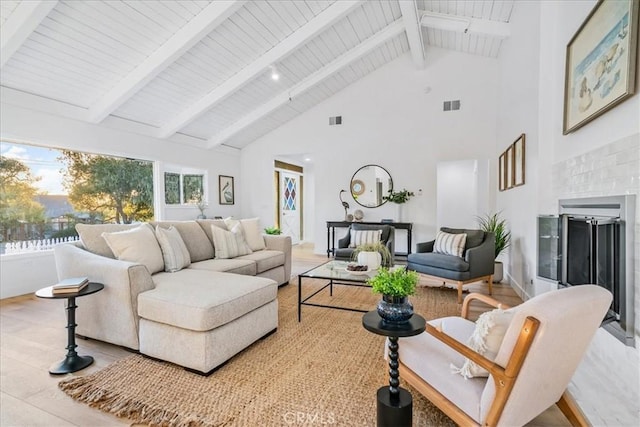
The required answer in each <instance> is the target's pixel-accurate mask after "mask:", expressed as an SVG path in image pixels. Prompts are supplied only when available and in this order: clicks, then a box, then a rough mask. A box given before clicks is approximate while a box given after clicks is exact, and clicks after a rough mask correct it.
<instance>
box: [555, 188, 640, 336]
mask: <svg viewBox="0 0 640 427" xmlns="http://www.w3.org/2000/svg"><path fill="white" fill-rule="evenodd" d="M634 221H635V196H634V195H626V196H608V197H590V198H580V199H563V200H560V202H559V224H558V225H559V237H560V239H559V247H558V254H559V256H558V258H557V260H558V264H559V271H558V276H559V277H557V280H558V283H559V284H560V286H579V285H583V284H588V283H592V284H596V285H599V286H602V287H604V288H605V289H607V290H609V291H610V292H611V293H612V295H613V302H612V304H611V307H610V309H609V312H608V314H607V316H606V317H605V319H603V325H604V328H605V329H607V330H608V331H609V332H610V333H612V334H613V335H614V336H616V337H617V338H618V339H619V340H621V341H622V342H624V343H625V344H627V345H631V346H633V345H634V318H635V317H634V316H635V313H634V305H633V302H634Z"/></svg>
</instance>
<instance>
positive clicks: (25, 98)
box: [0, 0, 513, 149]
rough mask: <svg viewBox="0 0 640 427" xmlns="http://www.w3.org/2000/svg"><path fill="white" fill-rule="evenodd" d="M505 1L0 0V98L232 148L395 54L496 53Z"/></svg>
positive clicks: (506, 14) (504, 27)
mask: <svg viewBox="0 0 640 427" xmlns="http://www.w3.org/2000/svg"><path fill="white" fill-rule="evenodd" d="M512 8H513V1H493V0H484V1H482V0H476V1H471V0H469V1H467V0H458V1H426V0H416V1H413V0H407V1H404V0H400V1H397V0H388V1H387V0H380V1H377V0H369V1H357V0H354V1H348V0H340V1H328V0H291V1H286V0H277V1H266V0H260V1H214V2H211V1H194V0H175V1H170V0H162V1H139V0H125V1H114V0H105V1H99V0H92V1H81V0H73V1H36V0H24V1H12V0H2V1H1V2H0V30H1V37H0V41H1V45H0V54H1V55H0V58H1V62H0V66H1V67H2V68H1V70H0V72H1V74H0V85H1V89H2V101H3V102H7V103H22V104H24V103H25V102H28V103H30V104H31V105H35V106H38V107H37V108H40V109H44V110H49V111H50V112H54V111H55V114H62V115H65V116H68V117H72V118H74V119H79V120H83V121H87V122H91V123H101V122H103V121H105V120H109V122H110V124H111V125H116V126H122V127H125V126H126V127H128V128H131V127H132V126H134V127H135V129H136V131H137V132H140V133H143V134H146V135H151V136H155V137H158V138H168V139H171V140H173V141H176V142H181V143H186V144H190V145H195V146H200V147H203V148H213V147H216V146H218V145H221V144H223V145H226V146H228V147H234V148H238V149H241V148H242V147H244V146H246V145H247V144H249V143H251V142H253V141H255V140H256V139H257V138H259V137H260V136H262V135H264V134H266V133H268V132H270V131H272V130H273V129H275V128H277V127H279V126H281V125H282V124H284V123H286V122H287V121H289V120H291V119H292V118H294V117H295V116H296V115H298V114H300V113H302V112H304V111H306V110H307V109H309V108H311V107H313V106H314V105H317V104H318V103H320V102H322V101H323V100H325V99H327V98H328V97H331V96H332V95H333V94H335V93H337V92H338V91H340V90H342V89H343V88H345V87H346V86H348V85H350V84H351V83H353V82H355V81H357V80H358V79H360V78H362V77H363V76H365V75H367V74H368V73H371V72H372V71H374V70H375V69H377V68H378V67H380V66H382V65H384V64H386V63H387V62H389V61H392V60H393V59H395V58H397V57H398V56H400V55H403V54H404V53H405V52H409V51H410V52H411V55H412V57H413V60H414V62H415V64H416V67H418V68H422V67H424V64H425V56H428V54H429V47H430V46H437V47H441V48H445V49H453V50H458V51H463V52H467V53H470V54H475V55H483V56H488V57H497V56H498V54H499V50H500V45H501V43H502V40H504V38H506V37H508V21H509V18H510V16H511V11H512ZM425 14H426V15H429V19H428V20H427V19H426V18H423V16H424V15H425ZM434 19H435V21H434ZM421 20H422V25H421V24H420V23H421ZM451 20H453V21H456V22H455V25H454V26H455V27H459V26H460V25H459V24H460V22H461V21H462V26H464V29H462V30H461V29H460V28H452V27H451V25H447V24H448V23H450V21H451ZM427 21H428V22H427ZM434 22H435V23H434ZM441 23H444V24H442V25H441ZM465 23H466V24H465ZM427 25H428V26H427ZM274 72H275V73H277V74H278V75H279V79H278V80H273V79H272V74H273V73H274Z"/></svg>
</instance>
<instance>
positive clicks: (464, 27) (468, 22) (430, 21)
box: [420, 11, 511, 39]
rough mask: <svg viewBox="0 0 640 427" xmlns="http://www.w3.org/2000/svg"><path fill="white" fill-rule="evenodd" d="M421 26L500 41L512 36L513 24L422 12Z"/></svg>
mask: <svg viewBox="0 0 640 427" xmlns="http://www.w3.org/2000/svg"><path fill="white" fill-rule="evenodd" d="M420 25H422V26H423V27H430V28H436V29H439V30H445V31H456V32H461V33H465V34H475V35H485V36H491V37H497V38H500V39H506V38H509V37H510V36H511V24H509V23H508V22H500V21H491V20H488V19H477V18H471V17H469V16H462V15H452V14H448V13H437V12H424V11H422V12H420Z"/></svg>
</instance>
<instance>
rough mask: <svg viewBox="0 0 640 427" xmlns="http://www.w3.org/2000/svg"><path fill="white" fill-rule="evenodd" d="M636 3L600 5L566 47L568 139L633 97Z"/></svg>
mask: <svg viewBox="0 0 640 427" xmlns="http://www.w3.org/2000/svg"><path fill="white" fill-rule="evenodd" d="M639 5H640V2H638V1H636V0H600V1H598V3H597V4H596V5H595V7H594V8H593V10H592V11H591V13H590V14H589V16H587V19H585V21H584V22H583V23H582V25H581V26H580V28H578V31H577V32H576V34H575V35H574V36H573V38H572V39H571V40H570V41H569V44H567V55H566V64H565V82H564V118H563V119H564V120H563V128H562V133H563V134H564V135H566V134H568V133H570V132H573V131H574V130H576V129H578V128H580V127H582V126H584V125H585V124H587V123H589V122H590V121H591V120H593V119H595V118H596V117H599V116H600V115H602V114H603V113H604V112H606V111H608V110H610V109H612V108H613V107H615V106H616V105H618V104H620V103H621V102H623V101H624V100H626V99H628V98H630V97H631V96H633V94H634V92H635V83H636V69H635V68H636V52H637V50H638V48H637V44H638V8H639V7H640V6H639Z"/></svg>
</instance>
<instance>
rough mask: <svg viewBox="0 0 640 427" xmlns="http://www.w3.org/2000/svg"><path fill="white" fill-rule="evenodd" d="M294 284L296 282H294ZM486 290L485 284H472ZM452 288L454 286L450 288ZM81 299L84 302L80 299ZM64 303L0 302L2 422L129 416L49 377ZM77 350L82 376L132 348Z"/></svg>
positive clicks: (504, 292) (551, 418)
mask: <svg viewBox="0 0 640 427" xmlns="http://www.w3.org/2000/svg"><path fill="white" fill-rule="evenodd" d="M293 254H294V255H293V265H292V276H296V275H297V274H300V273H302V272H304V271H306V270H309V269H311V268H313V267H315V266H316V265H319V264H321V263H323V262H325V261H326V260H327V258H326V257H325V256H321V255H316V254H314V253H313V247H312V246H311V245H309V244H302V245H297V246H295V247H294V250H293ZM291 283H292V285H294V286H295V283H296V282H295V281H292V282H291ZM469 288H470V290H471V291H474V292H483V293H487V289H486V285H483V284H478V285H472V286H470V287H469ZM452 292H453V291H452ZM494 297H496V298H497V299H498V300H500V301H502V302H504V303H505V304H508V305H517V304H519V303H520V302H521V300H520V299H519V298H518V296H517V295H516V294H515V292H514V291H513V290H512V289H511V288H510V287H509V286H507V285H502V284H499V285H494ZM77 303H78V304H81V303H82V300H81V299H79V300H78V302H77ZM472 307H473V308H472V315H473V316H474V317H477V316H478V315H479V314H480V313H482V312H483V311H485V310H487V309H488V307H487V306H483V304H481V303H477V304H474V305H473V306H472ZM65 324H66V319H65V311H64V303H63V301H61V300H60V301H58V300H43V299H39V298H36V297H35V296H33V295H27V296H22V297H16V298H9V299H5V300H2V301H0V426H2V427H5V426H47V427H52V426H96V427H97V426H120V425H131V423H130V422H129V421H127V420H124V419H120V418H117V417H115V416H113V415H110V414H106V413H103V412H101V411H99V410H97V409H92V408H90V407H89V406H87V405H85V404H81V403H77V402H76V401H74V400H73V399H71V398H69V397H67V396H66V395H65V394H64V393H62V392H61V391H60V390H59V389H58V387H57V384H58V381H59V380H60V378H61V377H59V376H51V375H49V373H48V368H49V366H50V365H51V364H52V363H53V362H56V361H58V360H60V359H62V358H63V356H64V354H65V353H66V350H65V349H64V347H65V345H66V329H65V328H64V326H65ZM77 344H78V349H77V351H78V353H79V354H90V355H92V356H93V357H94V359H95V362H94V364H93V365H91V366H90V367H89V368H87V369H84V370H82V371H79V372H76V373H73V374H68V375H72V376H83V375H87V374H89V373H92V372H95V371H97V370H100V369H102V368H103V367H105V366H107V365H109V364H110V363H112V362H114V361H116V360H118V359H121V358H123V357H126V356H128V355H130V354H131V353H130V352H128V351H127V350H124V349H122V348H120V347H117V346H113V345H110V344H106V343H102V342H98V341H93V340H82V339H78V340H77ZM567 425H569V423H568V422H567V420H566V419H565V418H564V417H563V415H562V414H561V413H560V411H559V410H558V409H557V408H555V407H553V408H550V409H549V410H547V411H546V412H545V413H544V414H542V415H541V416H539V417H538V418H536V419H535V420H534V421H532V422H531V423H530V424H529V426H567Z"/></svg>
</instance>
